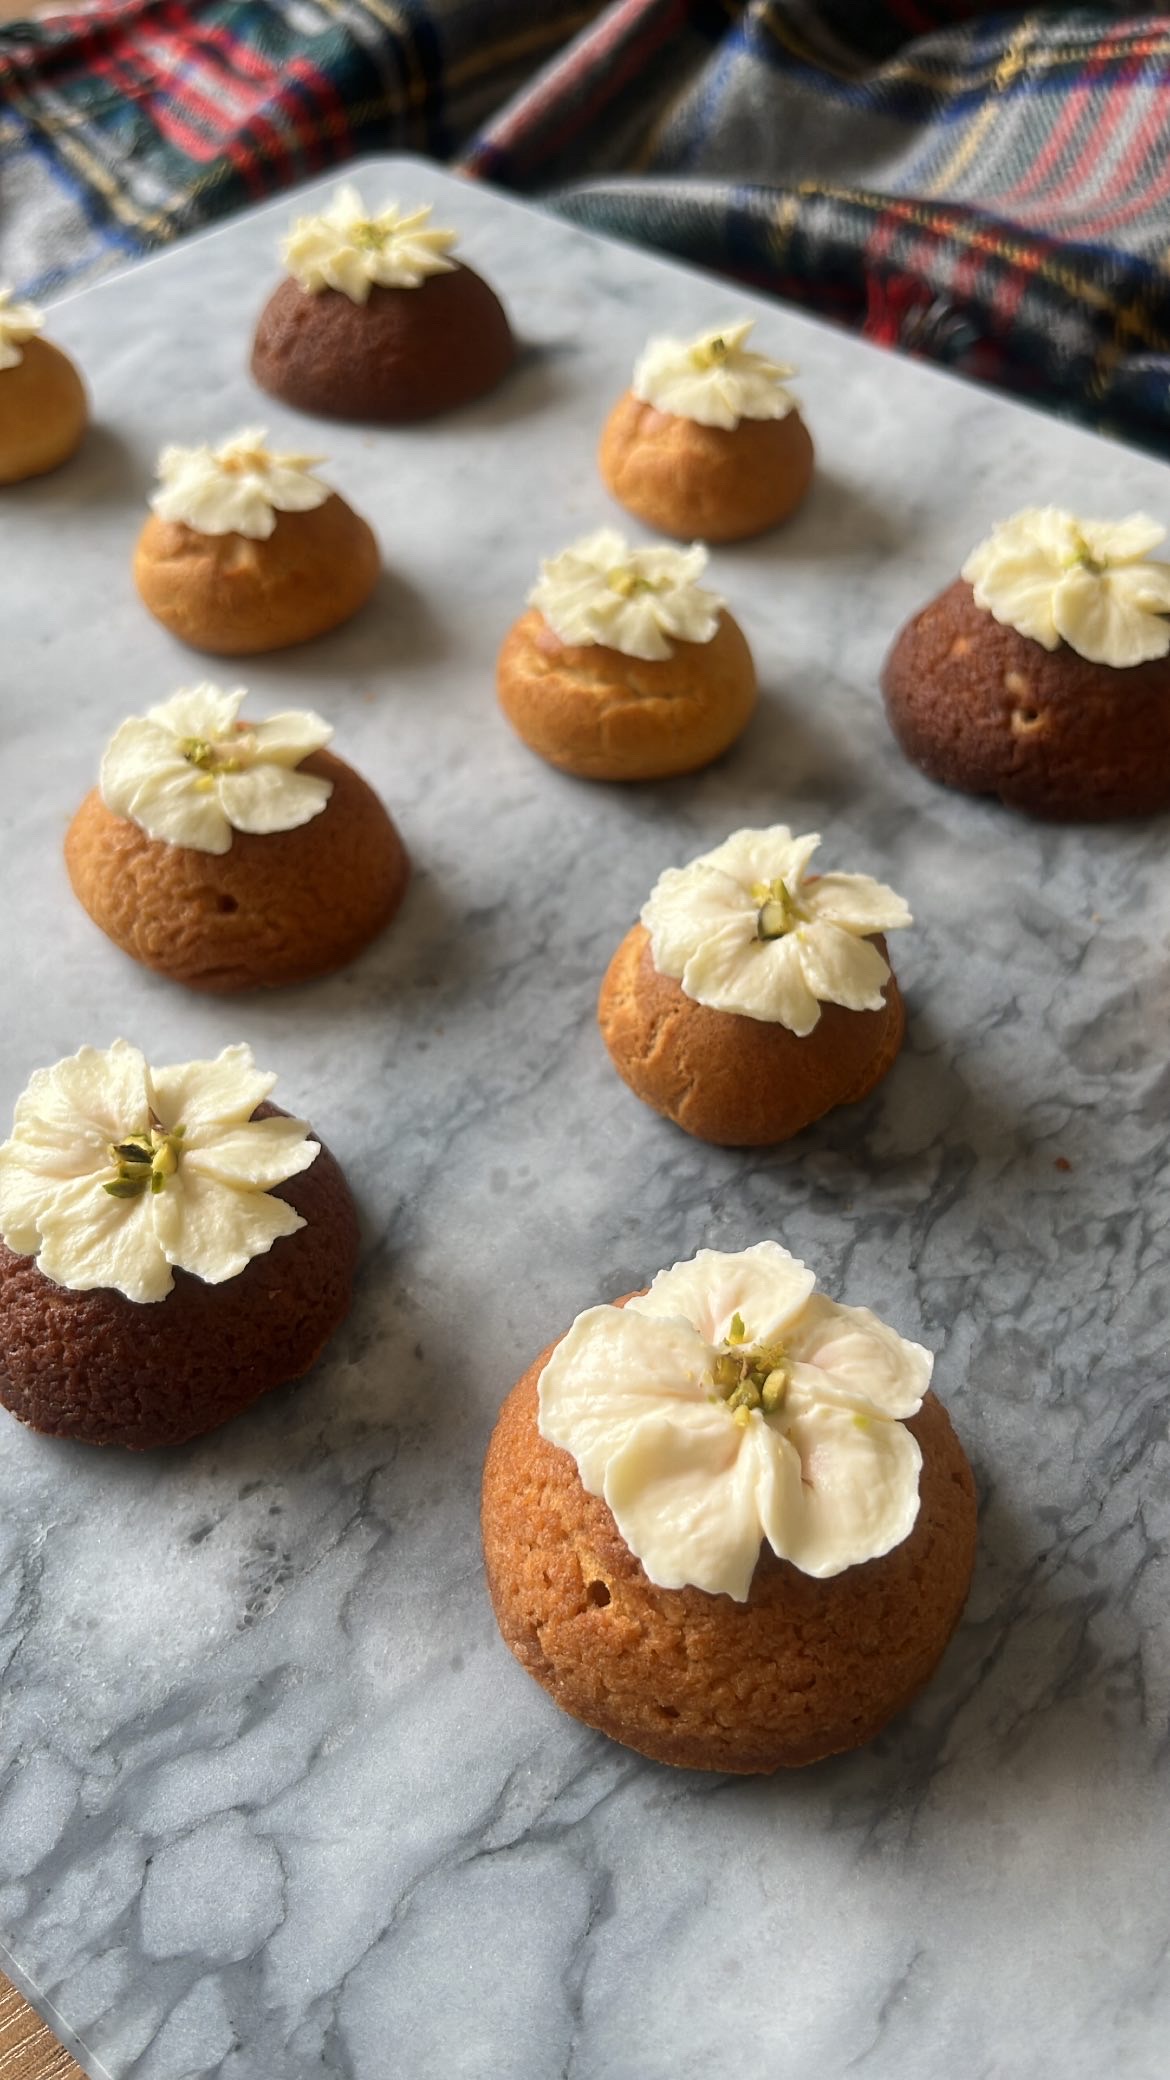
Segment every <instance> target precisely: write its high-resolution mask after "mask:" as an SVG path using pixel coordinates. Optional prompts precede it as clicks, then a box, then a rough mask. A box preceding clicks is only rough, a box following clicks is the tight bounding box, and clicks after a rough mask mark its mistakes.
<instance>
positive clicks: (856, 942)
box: [642, 823, 913, 1037]
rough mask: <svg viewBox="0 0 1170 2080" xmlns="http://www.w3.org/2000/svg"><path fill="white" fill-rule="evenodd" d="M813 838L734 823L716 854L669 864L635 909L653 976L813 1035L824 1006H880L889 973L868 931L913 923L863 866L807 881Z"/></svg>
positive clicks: (701, 1000)
mask: <svg viewBox="0 0 1170 2080" xmlns="http://www.w3.org/2000/svg"><path fill="white" fill-rule="evenodd" d="M820 842H821V841H820V838H819V837H818V836H816V835H815V834H813V835H810V836H808V837H803V838H794V837H793V835H792V832H791V831H790V830H789V828H788V825H787V824H786V823H776V824H773V825H772V826H771V828H770V829H768V830H760V831H753V830H743V831H734V832H733V833H732V835H731V837H730V838H728V839H727V840H726V842H725V843H724V844H722V845H717V846H716V847H715V850H714V852H704V853H702V854H701V855H700V857H699V858H698V859H694V860H692V861H691V863H690V865H689V866H686V867H668V868H667V870H666V872H665V873H664V874H661V875H660V876H659V878H658V880H657V882H656V883H655V885H654V888H653V890H652V891H651V894H650V898H649V901H648V902H647V903H646V904H645V906H644V908H643V910H642V923H643V924H644V925H645V927H646V930H647V931H648V932H649V934H650V951H651V954H652V956H653V960H654V965H655V967H656V968H657V969H658V972H659V974H660V975H669V976H671V977H673V979H674V981H676V982H678V983H679V984H681V986H682V988H683V990H684V991H685V992H686V994H687V996H688V997H693V998H694V999H695V1002H696V1003H698V1004H707V1005H709V1006H710V1008H711V1009H712V1010H713V1011H739V1012H742V1013H743V1014H744V1016H745V1017H747V1018H759V1019H763V1020H765V1021H767V1022H769V1023H771V1024H773V1025H782V1026H787V1027H788V1030H789V1032H792V1033H796V1034H798V1035H799V1036H801V1037H803V1036H804V1035H805V1034H806V1033H811V1032H812V1030H813V1027H814V1026H815V1025H816V1023H817V1020H818V1019H819V1018H820V1015H821V1005H822V1004H843V1005H844V1006H845V1009H846V1010H847V1011H880V1010H881V1008H882V1001H883V1000H882V991H883V989H884V987H885V985H886V983H887V982H888V981H889V979H890V971H889V968H888V967H887V965H886V963H885V961H884V960H883V959H882V957H881V954H880V953H879V952H878V950H877V947H876V946H873V945H871V944H870V943H869V935H870V933H872V932H889V931H894V930H896V929H897V928H898V927H899V926H901V925H907V924H910V923H912V922H913V920H912V918H911V916H910V912H909V910H908V909H907V907H906V905H905V903H904V902H903V901H902V898H901V896H898V895H895V894H894V891H893V889H892V888H886V887H885V886H884V884H883V883H882V882H880V881H873V880H871V879H870V876H869V875H868V874H821V875H818V876H816V877H815V878H814V879H812V880H811V881H810V880H807V879H806V878H805V877H806V874H807V870H808V864H809V861H810V860H811V858H812V855H813V853H814V852H815V851H816V848H817V846H818V845H819V844H820Z"/></svg>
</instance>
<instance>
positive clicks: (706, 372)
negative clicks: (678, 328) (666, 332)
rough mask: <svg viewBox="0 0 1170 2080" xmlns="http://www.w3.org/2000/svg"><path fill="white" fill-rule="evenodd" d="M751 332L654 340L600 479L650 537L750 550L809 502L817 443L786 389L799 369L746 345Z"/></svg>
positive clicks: (607, 446)
mask: <svg viewBox="0 0 1170 2080" xmlns="http://www.w3.org/2000/svg"><path fill="white" fill-rule="evenodd" d="M753 323H754V321H753V320H751V319H746V320H741V321H740V322H739V323H737V324H734V325H727V326H724V327H723V328H722V329H721V330H720V331H717V332H709V333H702V334H700V335H699V337H698V338H697V339H693V340H679V339H669V338H658V339H652V340H650V341H649V342H648V344H647V346H646V349H645V351H644V353H643V354H642V355H641V356H640V358H639V360H638V362H637V365H636V367H635V369H634V380H633V384H632V386H631V388H630V389H629V390H627V391H625V392H624V394H623V395H622V396H621V397H620V398H619V399H618V401H617V403H616V404H615V406H614V408H613V410H612V412H611V413H610V415H609V418H608V419H607V420H606V423H605V427H604V429H603V431H602V436H601V447H600V449H599V451H598V464H599V467H600V470H601V475H602V478H603V480H604V482H605V484H606V486H607V488H608V489H609V491H611V492H612V494H613V496H614V497H615V498H616V499H617V500H618V502H619V504H620V505H623V506H625V507H626V509H627V511H629V512H631V513H636V514H637V516H638V518H639V520H644V521H645V522H646V524H647V526H648V527H655V528H658V529H659V530H660V531H661V532H662V533H663V534H669V535H675V536H677V537H678V538H679V539H680V540H683V541H689V540H691V539H693V538H694V537H695V536H698V537H699V539H700V540H702V541H708V542H734V541H740V540H742V539H744V538H745V537H747V536H749V535H755V534H762V533H763V532H764V531H765V529H767V528H769V527H777V526H779V524H780V522H781V521H783V520H787V519H788V517H789V515H790V514H792V513H794V512H795V511H796V508H797V506H798V505H799V504H800V502H801V500H802V499H803V498H804V496H805V493H806V492H807V490H808V487H809V484H810V483H811V481H812V472H813V444H812V440H811V438H810V436H809V432H808V429H807V427H806V426H805V424H804V421H803V419H802V418H801V416H800V413H799V411H798V410H797V409H796V403H795V399H794V398H793V397H792V395H791V394H790V392H789V391H788V390H787V389H786V388H785V387H784V379H785V377H787V376H790V375H792V374H793V373H794V371H793V370H792V369H791V368H789V367H787V366H786V365H785V364H783V363H781V362H777V361H770V360H768V358H767V357H766V355H763V354H759V353H757V352H755V351H754V350H753V349H752V348H750V347H748V346H747V345H746V341H747V337H748V334H749V333H750V332H751V331H752V329H753Z"/></svg>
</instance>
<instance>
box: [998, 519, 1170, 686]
mask: <svg viewBox="0 0 1170 2080" xmlns="http://www.w3.org/2000/svg"><path fill="white" fill-rule="evenodd" d="M1165 538H1166V529H1165V528H1164V527H1159V525H1158V523H1157V521H1156V520H1149V519H1147V518H1146V515H1145V514H1144V513H1131V514H1130V516H1129V518H1128V519H1127V520H1078V518H1077V516H1076V514H1075V513H1066V512H1064V511H1063V510H1062V508H1061V507H1059V506H1028V507H1026V508H1025V509H1024V511H1023V512H1020V513H1013V514H1012V516H1011V518H1010V520H1002V521H1001V522H1000V523H999V525H998V526H997V527H994V528H993V529H992V531H991V533H990V534H989V535H988V537H987V539H986V541H983V542H980V543H979V544H978V546H977V547H976V548H974V549H973V550H972V551H971V554H970V556H969V557H968V558H967V561H966V563H965V564H964V565H963V573H962V574H963V576H964V578H966V580H967V582H968V584H969V585H971V586H972V587H973V589H974V593H975V604H976V606H979V607H982V608H984V609H985V611H986V612H987V613H989V614H991V615H992V616H993V618H994V619H995V620H996V621H1000V622H1003V623H1004V625H1005V626H1006V627H1008V628H1014V629H1016V630H1017V631H1018V633H1019V634H1020V635H1022V636H1030V637H1031V638H1032V640H1033V642H1036V643H1041V644H1042V645H1043V647H1044V648H1045V650H1055V649H1057V648H1058V647H1059V645H1060V644H1061V643H1062V642H1065V643H1067V644H1068V645H1069V648H1070V649H1072V650H1075V651H1076V652H1077V654H1078V656H1080V657H1087V658H1088V659H1089V661H1090V663H1092V664H1108V665H1114V666H1117V667H1120V668H1122V669H1124V668H1126V667H1127V666H1129V665H1135V664H1145V663H1147V662H1148V661H1149V660H1150V659H1151V658H1155V657H1165V656H1166V654H1167V652H1168V651H1170V620H1167V618H1166V617H1167V615H1170V564H1166V563H1150V562H1149V561H1148V557H1149V552H1150V550H1151V549H1156V548H1157V546H1158V544H1159V542H1162V541H1164V540H1165Z"/></svg>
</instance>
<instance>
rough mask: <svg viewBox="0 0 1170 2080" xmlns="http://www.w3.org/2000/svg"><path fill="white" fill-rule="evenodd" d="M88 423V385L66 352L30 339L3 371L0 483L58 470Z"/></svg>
mask: <svg viewBox="0 0 1170 2080" xmlns="http://www.w3.org/2000/svg"><path fill="white" fill-rule="evenodd" d="M88 424H89V407H88V404H87V402H86V396H85V385H84V384H83V382H82V380H81V377H80V376H79V375H78V373H77V370H76V369H75V368H74V366H73V363H72V361H70V359H69V356H68V354H63V353H62V352H61V349H60V347H55V346H53V344H52V342H51V341H49V340H47V339H36V338H34V339H27V340H25V341H24V343H23V345H22V347H21V359H20V360H19V361H18V362H17V364H16V367H15V368H4V369H0V484H21V483H23V482H24V481H25V479H26V478H28V477H43V476H46V475H47V474H48V472H49V471H50V470H53V469H59V468H60V466H61V464H62V463H63V462H68V460H69V457H70V456H71V455H73V454H75V453H76V451H77V449H78V448H79V447H80V445H81V441H82V438H83V436H84V433H85V429H86V427H87V425H88Z"/></svg>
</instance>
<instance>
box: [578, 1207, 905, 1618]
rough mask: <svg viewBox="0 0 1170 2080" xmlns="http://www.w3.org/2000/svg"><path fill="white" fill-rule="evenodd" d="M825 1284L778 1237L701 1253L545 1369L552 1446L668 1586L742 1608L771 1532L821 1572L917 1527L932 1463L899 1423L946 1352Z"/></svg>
mask: <svg viewBox="0 0 1170 2080" xmlns="http://www.w3.org/2000/svg"><path fill="white" fill-rule="evenodd" d="M815 1286H816V1280H815V1279H814V1277H813V1274H812V1272H811V1271H809V1270H807V1269H806V1268H805V1266H804V1265H803V1264H801V1263H798V1261H797V1260H796V1258H795V1257H792V1256H790V1255H789V1253H788V1251H787V1250H786V1249H782V1248H781V1247H780V1244H779V1243H777V1242H758V1243H756V1244H755V1246H754V1248H752V1249H745V1250H741V1251H739V1252H738V1253H728V1252H725V1251H722V1250H711V1249H703V1250H700V1251H699V1253H698V1255H697V1256H695V1257H692V1258H691V1259H690V1260H689V1262H687V1263H684V1264H676V1265H675V1266H674V1267H673V1269H672V1270H670V1271H660V1272H659V1274H658V1276H657V1278H656V1279H655V1280H654V1283H653V1285H652V1286H651V1288H650V1290H649V1292H648V1293H645V1294H643V1295H642V1296H641V1298H639V1299H635V1300H629V1301H627V1303H626V1305H625V1306H624V1307H591V1308H588V1309H587V1310H586V1312H585V1313H584V1314H580V1315H578V1316H577V1319H576V1321H575V1322H574V1323H573V1326H572V1328H571V1329H570V1330H569V1333H568V1335H567V1336H566V1337H564V1339H563V1340H562V1342H560V1343H559V1344H558V1345H557V1348H556V1350H555V1351H554V1352H553V1355H552V1357H551V1358H550V1359H549V1361H548V1364H547V1365H546V1366H545V1368H544V1371H543V1372H542V1373H541V1375H540V1382H539V1396H540V1416H539V1429H540V1434H541V1436H542V1437H546V1438H548V1440H549V1441H550V1443H552V1444H557V1445H561V1446H563V1448H564V1450H565V1451H567V1452H571V1453H572V1455H573V1458H574V1459H575V1460H576V1462H577V1469H578V1472H579V1473H580V1476H581V1482H582V1485H583V1486H584V1488H585V1489H586V1490H587V1492H588V1493H589V1494H590V1495H600V1496H602V1497H604V1499H605V1501H606V1502H607V1503H608V1504H609V1507H610V1509H611V1511H612V1512H613V1517H614V1521H615V1523H616V1524H617V1527H618V1530H619V1531H620V1533H621V1535H622V1537H623V1538H624V1540H625V1542H626V1544H627V1546H628V1547H629V1549H630V1551H631V1553H633V1554H634V1556H635V1558H636V1559H638V1560H640V1561H641V1563H642V1566H643V1568H644V1569H645V1572H646V1574H647V1575H648V1576H649V1578H650V1580H651V1581H652V1582H655V1583H656V1584H657V1585H658V1587H659V1588H660V1589H681V1588H684V1587H685V1586H686V1585H687V1584H688V1583H690V1584H692V1585H693V1586H694V1587H695V1588H697V1589H705V1590H707V1591H708V1592H709V1593H710V1594H712V1595H715V1594H718V1593H719V1592H720V1591H722V1592H723V1593H724V1594H725V1595H727V1596H731V1597H734V1598H735V1600H736V1602H737V1603H743V1602H744V1601H745V1600H746V1598H747V1595H748V1591H749V1589H750V1588H751V1581H752V1575H753V1573H754V1571H755V1566H756V1561H757V1559H758V1557H759V1551H760V1544H761V1540H762V1539H765V1538H766V1539H767V1541H768V1544H769V1545H770V1546H771V1548H772V1551H773V1552H774V1553H775V1554H777V1556H778V1557H779V1558H780V1559H781V1560H790V1561H791V1562H792V1564H793V1566H794V1567H798V1568H800V1570H801V1572H802V1573H803V1574H808V1575H813V1576H815V1577H816V1578H817V1579H818V1580H824V1579H826V1578H827V1577H828V1576H830V1575H836V1574H841V1573H842V1572H843V1571H844V1570H845V1568H847V1567H856V1566H857V1565H859V1564H860V1563H861V1562H863V1561H866V1560H876V1559H878V1558H880V1556H881V1555H882V1554H883V1553H888V1552H890V1551H891V1550H892V1548H893V1547H894V1546H897V1545H900V1544H901V1542H902V1540H903V1539H904V1538H906V1537H907V1536H908V1534H909V1532H910V1531H911V1530H912V1528H913V1525H914V1520H915V1518H916V1517H917V1514H918V1472H919V1468H920V1466H921V1464H922V1454H921V1452H920V1451H919V1448H918V1444H917V1441H916V1440H915V1438H914V1437H913V1436H912V1435H911V1433H910V1431H909V1430H907V1429H905V1428H904V1427H903V1423H902V1420H901V1419H902V1418H904V1417H906V1416H912V1415H915V1414H916V1413H917V1411H918V1409H919V1408H920V1407H921V1406H922V1397H923V1395H924V1394H925V1392H926V1389H927V1387H928V1386H929V1384H930V1375H931V1370H932V1367H933V1364H934V1360H933V1358H932V1357H931V1355H930V1352H929V1351H926V1350H923V1348H922V1346H921V1345H920V1344H917V1343H908V1342H907V1341H906V1340H905V1339H904V1338H903V1337H901V1336H899V1335H898V1334H897V1333H896V1331H895V1330H893V1329H891V1328H889V1327H887V1325H886V1323H885V1322H881V1321H879V1320H878V1318H877V1316H876V1315H873V1314H870V1312H869V1310H868V1309H867V1308H864V1307H838V1306H836V1305H835V1304H834V1303H833V1302H832V1301H831V1300H826V1299H825V1298H823V1297H822V1296H820V1295H818V1294H817V1293H816V1291H815Z"/></svg>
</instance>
